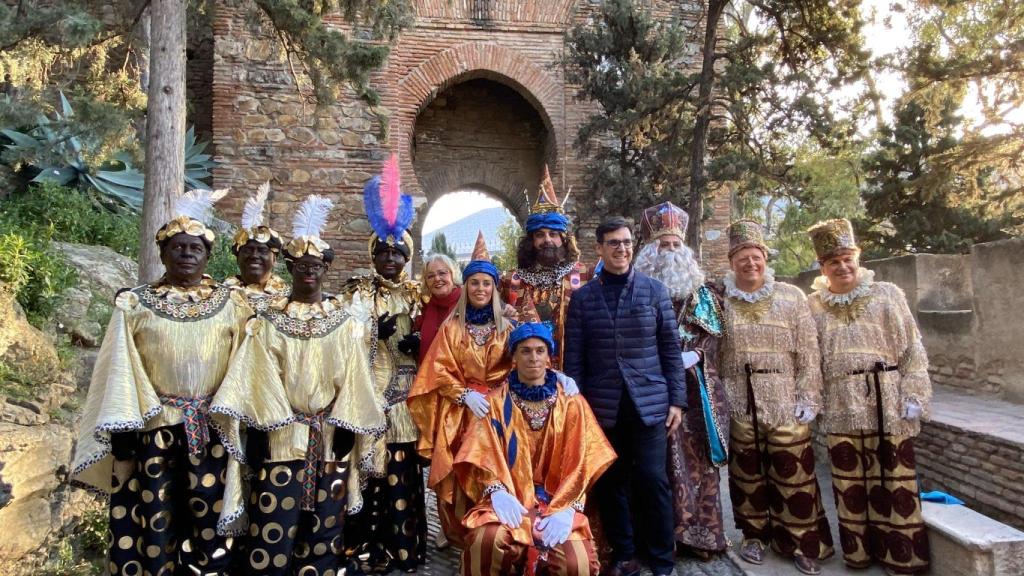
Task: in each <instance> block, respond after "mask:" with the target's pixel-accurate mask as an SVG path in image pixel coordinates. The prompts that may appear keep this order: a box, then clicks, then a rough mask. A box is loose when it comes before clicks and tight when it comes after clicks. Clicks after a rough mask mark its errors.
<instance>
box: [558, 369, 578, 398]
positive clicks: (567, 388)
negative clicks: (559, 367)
mask: <svg viewBox="0 0 1024 576" xmlns="http://www.w3.org/2000/svg"><path fill="white" fill-rule="evenodd" d="M555 377H556V378H557V379H558V383H559V384H561V385H562V392H565V395H566V396H575V395H577V394H579V393H580V387H579V386H577V385H576V381H575V380H573V379H572V378H571V377H570V376H567V375H566V374H562V373H561V372H555Z"/></svg>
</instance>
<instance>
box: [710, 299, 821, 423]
mask: <svg viewBox="0 0 1024 576" xmlns="http://www.w3.org/2000/svg"><path fill="white" fill-rule="evenodd" d="M765 292H767V294H766V295H765V296H763V297H762V298H760V299H759V300H757V302H756V303H754V304H753V305H751V303H748V302H744V301H742V300H740V299H738V298H735V297H733V296H730V295H728V292H727V293H726V297H725V298H724V301H723V309H724V312H725V337H724V338H723V339H722V349H721V351H720V353H719V368H720V370H721V371H720V375H721V377H722V382H723V383H724V384H725V389H726V392H727V393H728V396H729V407H730V411H731V416H732V418H733V419H736V420H740V421H743V422H750V414H748V413H747V375H746V372H745V371H744V366H745V364H747V363H749V364H750V365H751V367H752V368H753V369H754V370H774V371H777V373H770V374H764V373H762V374H754V375H753V388H754V399H755V402H756V403H757V415H758V420H759V422H760V423H761V424H763V425H766V426H769V427H775V426H784V425H789V424H793V423H795V422H796V416H795V411H796V405H797V404H798V403H800V404H804V405H806V406H809V407H811V408H813V409H814V410H816V411H819V412H820V410H821V353H820V351H819V350H818V334H817V330H816V328H815V325H814V319H813V318H811V311H810V308H809V307H808V305H807V297H806V296H804V293H803V292H802V291H800V289H799V288H797V287H796V286H793V285H791V284H786V283H785V282H778V281H774V280H773V281H772V288H771V290H767V291H765Z"/></svg>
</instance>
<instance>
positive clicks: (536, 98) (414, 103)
mask: <svg viewBox="0 0 1024 576" xmlns="http://www.w3.org/2000/svg"><path fill="white" fill-rule="evenodd" d="M476 79H485V80H490V81H493V82H497V83H499V84H502V85H505V86H508V87H509V88H512V89H513V90H515V91H516V92H517V93H518V94H519V95H520V96H522V97H523V99H525V100H526V101H527V102H528V103H529V104H530V105H531V106H532V107H533V109H534V110H535V111H536V113H537V115H538V116H539V117H540V118H541V120H542V121H543V123H544V127H545V129H546V130H547V133H548V138H549V141H548V144H547V150H546V154H545V156H546V157H547V158H548V161H549V164H550V168H551V171H552V174H553V175H556V174H558V173H559V172H560V170H561V166H559V165H558V159H559V158H558V157H559V151H560V150H561V148H562V145H563V139H564V122H565V119H564V117H565V113H564V105H565V103H564V101H563V87H562V86H561V85H560V84H559V83H558V82H557V81H556V80H555V79H554V78H553V77H552V76H551V75H550V74H549V73H548V72H547V71H545V70H544V69H543V68H542V67H540V66H538V65H536V64H535V63H534V62H532V61H531V60H530V59H529V58H527V57H526V56H525V55H523V54H522V53H520V52H517V51H515V50H513V49H510V48H506V47H503V46H498V45H496V44H488V43H483V42H469V43H464V44H460V45H458V46H455V47H452V48H449V49H447V50H444V51H442V52H440V53H438V54H436V55H434V56H432V57H431V58H428V59H427V60H425V61H424V62H422V63H421V64H419V65H418V66H415V67H414V68H412V69H411V70H410V71H409V72H408V73H407V74H406V75H405V76H404V77H402V79H401V80H399V81H398V85H397V93H398V94H400V95H401V102H400V104H399V105H398V106H397V109H396V110H395V111H394V112H393V114H392V117H391V131H390V135H389V138H388V146H389V148H391V149H392V150H395V151H399V152H400V157H401V162H402V175H403V180H404V181H405V182H408V183H410V184H411V186H409V191H410V192H414V193H419V194H423V193H424V192H425V187H424V186H423V183H422V182H421V181H420V180H419V178H418V177H417V175H416V171H415V169H414V167H413V162H412V147H411V145H412V141H413V134H414V130H415V127H416V118H417V116H418V115H419V113H420V112H422V111H423V110H424V109H425V108H426V107H427V106H428V105H429V104H430V103H431V102H432V101H433V100H434V99H435V98H436V97H437V95H438V94H439V93H441V92H442V91H444V90H445V89H447V88H450V87H452V86H455V85H457V84H460V83H464V82H467V81H470V80H476ZM531 189H532V187H531ZM518 192H519V191H516V193H518ZM505 195H506V196H507V197H502V198H501V200H502V202H503V203H504V204H506V205H507V206H515V207H517V208H518V207H519V206H518V205H519V204H520V200H519V199H518V198H513V197H512V193H511V192H509V191H506V192H505ZM427 200H428V202H431V201H432V200H433V198H428V199H427ZM519 211H520V210H513V212H519Z"/></svg>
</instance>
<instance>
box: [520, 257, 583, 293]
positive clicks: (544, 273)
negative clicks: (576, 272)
mask: <svg viewBox="0 0 1024 576" xmlns="http://www.w3.org/2000/svg"><path fill="white" fill-rule="evenodd" d="M574 268H576V263H575V262H566V263H565V264H562V265H561V266H556V267H554V268H542V267H540V266H535V267H534V268H532V269H530V270H516V271H515V273H514V275H515V276H518V277H519V279H520V280H522V281H523V282H525V283H527V284H529V285H531V286H537V287H551V286H555V285H556V284H558V283H559V282H561V281H562V278H565V276H566V275H567V274H569V273H570V272H572V271H573V269H574Z"/></svg>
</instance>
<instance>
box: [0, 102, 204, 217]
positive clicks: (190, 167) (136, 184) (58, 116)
mask: <svg viewBox="0 0 1024 576" xmlns="http://www.w3.org/2000/svg"><path fill="white" fill-rule="evenodd" d="M60 103H61V111H60V112H56V113H55V114H54V119H53V120H51V119H50V118H48V117H46V116H44V115H39V116H38V117H37V120H36V126H35V128H33V129H31V130H29V131H28V132H27V133H25V132H18V131H16V130H10V129H0V133H2V134H3V135H4V136H6V137H7V138H8V139H10V140H11V142H12V144H8V145H7V149H8V150H9V151H10V152H11V153H13V154H14V155H15V157H17V158H19V159H20V160H21V161H22V162H24V163H26V164H29V165H31V166H32V167H33V168H34V169H35V170H38V174H36V176H35V177H34V178H32V180H31V181H32V182H53V183H55V184H59V185H61V186H71V185H77V186H81V187H85V188H92V189H93V190H95V191H97V192H99V193H100V194H102V195H104V196H106V197H108V198H110V199H112V200H114V201H116V202H118V203H120V204H123V205H125V206H127V207H129V208H130V209H132V210H140V209H141V208H142V191H143V188H144V187H145V184H146V178H145V175H144V174H143V173H142V172H139V171H138V170H136V169H135V167H134V166H132V163H131V157H130V156H129V155H128V154H127V153H124V152H120V153H118V154H115V155H114V156H113V157H112V158H109V159H107V160H105V161H103V162H101V163H100V164H99V165H90V164H89V163H88V162H87V161H86V157H87V154H86V146H84V145H83V142H82V139H81V138H79V137H78V136H75V135H74V134H72V133H71V132H70V130H68V128H67V125H68V120H69V119H70V118H72V117H73V116H74V113H75V112H74V110H73V109H72V108H71V103H70V102H68V100H67V98H66V97H65V96H64V93H63V92H61V94H60ZM206 146H207V143H206V142H199V143H197V142H196V135H195V130H194V129H192V128H189V129H188V132H187V133H186V134H185V175H184V176H185V184H186V186H187V187H188V188H201V189H204V190H208V189H209V186H208V185H207V184H206V183H204V182H203V180H204V179H207V178H209V177H210V170H211V169H212V168H213V167H214V166H216V162H215V161H214V160H213V159H212V158H211V157H210V155H209V154H206V153H205V152H204V151H205V150H206Z"/></svg>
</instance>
